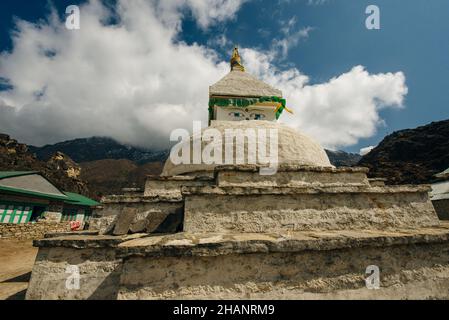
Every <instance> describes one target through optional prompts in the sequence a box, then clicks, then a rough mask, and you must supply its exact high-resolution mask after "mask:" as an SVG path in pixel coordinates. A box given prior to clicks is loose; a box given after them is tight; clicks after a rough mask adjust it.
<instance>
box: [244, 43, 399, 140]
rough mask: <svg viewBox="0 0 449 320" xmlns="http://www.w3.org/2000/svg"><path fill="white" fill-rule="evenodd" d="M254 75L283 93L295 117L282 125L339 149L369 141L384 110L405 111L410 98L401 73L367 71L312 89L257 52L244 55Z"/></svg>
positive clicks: (360, 69)
mask: <svg viewBox="0 0 449 320" xmlns="http://www.w3.org/2000/svg"><path fill="white" fill-rule="evenodd" d="M243 57H244V61H245V63H246V65H247V66H248V69H249V70H252V71H253V72H254V73H255V74H257V75H258V76H259V77H260V78H262V79H264V80H265V81H266V82H268V83H270V84H272V85H273V86H275V87H276V88H279V89H281V90H282V91H283V92H284V96H285V98H286V99H287V104H288V105H289V106H290V107H291V109H293V110H294V111H295V115H293V116H291V115H288V114H285V115H284V116H283V118H282V121H283V122H285V123H286V124H288V125H291V126H292V127H295V128H296V129H298V130H302V131H305V132H306V133H308V134H309V135H311V136H313V137H315V138H316V139H318V140H319V141H320V142H321V143H322V144H323V145H324V146H325V147H327V148H330V149H336V148H339V147H344V146H349V145H353V144H356V143H357V142H358V140H359V139H360V138H368V137H371V136H373V135H374V134H375V133H376V128H377V127H378V126H379V125H382V124H383V120H382V119H381V118H380V115H379V111H380V110H381V109H382V108H387V107H390V108H401V107H402V106H403V100H404V97H405V95H406V94H407V92H408V89H407V86H406V85H405V76H404V74H403V73H402V72H396V73H380V74H370V73H369V72H368V71H366V70H365V69H364V67H363V66H355V67H353V68H352V69H351V70H349V71H348V72H346V73H344V74H341V75H339V76H338V77H335V78H332V79H330V80H329V81H328V82H326V83H322V84H314V85H310V84H309V78H308V77H307V76H306V75H304V74H302V73H301V72H300V71H299V70H298V69H296V68H291V69H288V70H283V71H280V70H277V69H276V68H275V67H273V65H272V64H271V59H272V58H271V56H270V55H269V54H265V53H263V52H259V51H255V50H253V49H245V50H243Z"/></svg>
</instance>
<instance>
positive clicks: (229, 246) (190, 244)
mask: <svg viewBox="0 0 449 320" xmlns="http://www.w3.org/2000/svg"><path fill="white" fill-rule="evenodd" d="M446 242H447V243H448V245H449V222H446V223H442V224H441V226H439V227H433V228H421V229H403V230H397V231H394V232H386V231H375V230H368V231H367V230H359V231H357V230H354V231H349V230H345V231H302V232H295V233H288V234H287V233H286V234H273V233H262V234H254V233H242V234H224V233H221V234H220V233H210V234H188V233H178V234H174V235H166V236H154V237H145V238H139V239H134V240H130V241H126V242H122V243H121V244H120V245H119V246H118V256H119V257H122V258H126V257H130V256H149V257H168V256H172V257H179V256H221V255H231V254H251V253H288V252H302V251H310V250H313V251H316V250H318V251H324V250H326V251H327V250H337V249H348V248H355V247H389V246H399V245H410V244H426V243H446Z"/></svg>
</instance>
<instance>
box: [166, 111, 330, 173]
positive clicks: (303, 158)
mask: <svg viewBox="0 0 449 320" xmlns="http://www.w3.org/2000/svg"><path fill="white" fill-rule="evenodd" d="M211 128H212V129H216V130H218V132H220V134H221V137H223V138H222V141H223V148H222V150H223V156H222V159H223V161H224V159H225V147H224V141H225V133H226V129H232V130H238V129H240V130H247V129H255V130H256V131H257V130H260V129H264V130H265V131H266V135H267V137H269V132H270V130H271V129H277V134H278V148H277V152H278V156H277V159H278V165H298V166H313V167H332V165H331V163H330V161H329V158H328V157H327V154H326V152H325V151H324V149H323V148H322V147H321V146H320V145H319V143H317V142H316V141H314V140H313V139H311V138H309V137H308V136H306V135H304V134H302V133H300V132H298V131H297V130H295V129H292V128H290V127H288V126H286V125H283V124H279V123H276V122H272V121H258V120H252V121H212V123H211V125H210V127H208V128H207V129H204V130H203V131H202V133H204V131H205V130H208V129H211ZM194 139H195V137H194V136H191V137H190V141H187V142H185V144H184V146H185V148H187V149H189V150H190V159H191V161H190V164H185V163H182V164H174V163H173V162H172V161H171V159H170V158H169V159H168V160H167V161H166V162H165V166H164V170H163V172H162V176H176V175H185V174H189V173H195V172H207V171H213V170H214V168H215V167H216V166H217V165H221V164H223V163H221V164H206V163H204V162H203V161H202V162H201V163H200V164H194V163H193V160H192V158H193V156H192V155H193V141H194ZM187 144H190V146H187ZM210 144H211V142H204V141H203V142H202V143H201V146H202V150H204V148H205V147H206V146H207V145H210ZM239 147H241V148H242V149H243V150H244V155H245V163H243V164H254V163H246V162H247V161H248V143H247V141H246V140H245V142H244V143H243V144H241V143H240V144H239V143H237V141H234V152H233V154H232V156H233V164H237V163H236V152H235V150H236V148H239ZM250 152H253V151H251V150H250ZM268 155H270V149H269V144H268V145H267V156H268ZM256 158H257V157H256ZM256 164H257V165H266V164H263V163H259V158H257V163H256Z"/></svg>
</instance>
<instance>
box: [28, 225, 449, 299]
mask: <svg viewBox="0 0 449 320" xmlns="http://www.w3.org/2000/svg"><path fill="white" fill-rule="evenodd" d="M35 245H36V246H38V247H39V253H38V256H37V259H36V263H35V266H34V268H33V272H32V277H31V281H30V285H29V288H28V291H27V299H449V223H448V222H441V224H440V225H439V226H437V227H430V228H417V229H399V230H395V231H377V230H336V231H302V232H285V233H200V234H198V233H195V234H193V233H186V232H184V233H178V234H172V235H165V236H164V235H159V236H149V235H147V234H135V235H132V236H118V237H114V236H94V235H79V236H76V235H65V236H63V237H55V238H48V239H43V240H38V241H35ZM69 265H76V266H78V267H79V271H80V288H79V290H69V289H67V288H66V280H67V278H68V276H69V275H68V274H67V273H66V269H67V267H68V266H69ZM370 265H375V266H378V267H379V269H380V288H379V289H368V288H367V286H366V283H365V279H366V278H367V277H368V276H369V275H367V274H366V273H365V272H366V268H367V267H368V266H370Z"/></svg>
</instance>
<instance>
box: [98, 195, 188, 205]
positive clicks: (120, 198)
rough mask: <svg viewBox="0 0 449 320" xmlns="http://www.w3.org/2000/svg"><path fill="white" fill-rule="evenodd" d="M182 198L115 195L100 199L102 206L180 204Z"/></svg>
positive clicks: (175, 196) (177, 196) (176, 196)
mask: <svg viewBox="0 0 449 320" xmlns="http://www.w3.org/2000/svg"><path fill="white" fill-rule="evenodd" d="M182 201H183V200H182V197H181V196H179V195H170V194H167V195H154V196H152V195H148V196H144V195H138V196H127V195H116V196H108V197H104V198H103V199H102V203H103V204H108V203H160V202H168V203H177V202H182Z"/></svg>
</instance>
